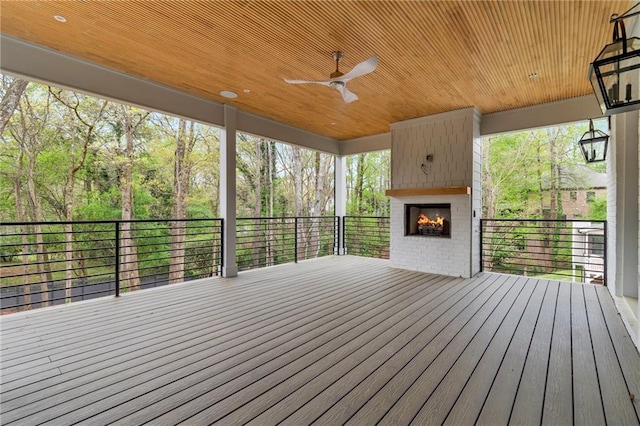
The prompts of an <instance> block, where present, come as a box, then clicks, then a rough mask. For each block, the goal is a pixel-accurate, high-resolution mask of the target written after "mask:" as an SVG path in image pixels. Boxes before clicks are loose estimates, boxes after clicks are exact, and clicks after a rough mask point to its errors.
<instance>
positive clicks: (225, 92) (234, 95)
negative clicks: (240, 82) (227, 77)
mask: <svg viewBox="0 0 640 426" xmlns="http://www.w3.org/2000/svg"><path fill="white" fill-rule="evenodd" d="M220 96H224V97H225V98H229V99H234V98H237V97H238V94H237V93H236V92H232V91H231V90H221V91H220Z"/></svg>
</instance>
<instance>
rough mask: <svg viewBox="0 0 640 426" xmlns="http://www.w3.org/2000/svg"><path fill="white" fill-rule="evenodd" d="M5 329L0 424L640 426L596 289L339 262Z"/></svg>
mask: <svg viewBox="0 0 640 426" xmlns="http://www.w3.org/2000/svg"><path fill="white" fill-rule="evenodd" d="M0 321H1V322H0V325H1V327H2V329H1V338H2V342H1V349H2V354H1V355H2V365H1V367H2V388H1V398H2V399H1V405H0V408H1V416H2V417H1V422H2V424H5V425H9V424H16V425H29V424H41V423H46V424H56V425H60V424H74V423H84V424H91V425H100V424H111V423H114V424H119V425H137V424H144V423H150V424H157V425H170V424H178V423H184V424H193V425H200V424H203V425H206V424H212V423H219V424H225V425H226V424H228V425H235V424H245V423H249V424H265V425H269V424H277V423H284V424H289V425H305V424H311V423H313V424H332V425H333V424H376V423H380V424H398V425H404V424H442V423H446V424H453V425H465V424H484V425H502V424H532V425H533V424H535V425H538V424H541V423H542V424H552V425H559V424H577V425H583V424H609V425H633V424H639V412H640V356H639V355H638V352H637V350H636V349H635V347H634V346H633V343H632V341H631V339H630V338H629V335H628V334H627V332H626V330H625V327H624V325H623V323H622V320H621V319H620V317H619V316H618V314H617V312H616V310H615V307H614V304H613V302H612V300H611V297H610V296H609V294H608V292H607V290H606V289H605V288H602V287H597V286H588V285H579V284H570V283H561V282H556V281H549V280H543V279H535V278H527V277H516V276H509V275H498V274H489V273H482V274H480V275H479V276H477V277H475V278H472V279H461V278H451V277H444V276H438V275H431V274H424V273H417V272H410V271H404V270H396V269H392V268H390V267H389V264H388V262H387V261H383V260H377V259H366V258H357V257H351V256H340V257H330V258H323V259H317V260H312V261H306V262H302V263H299V264H290V265H281V266H277V267H272V268H266V269H262V270H254V271H248V272H244V273H241V274H240V276H239V277H237V278H234V279H222V278H213V279H207V280H201V281H198V282H193V283H187V284H181V285H174V286H168V287H165V288H158V289H154V290H148V291H142V292H138V293H134V294H128V295H124V296H123V297H121V298H119V299H115V298H104V299H101V300H97V301H91V302H85V303H78V304H71V305H66V306H62V307H57V308H49V309H44V310H40V311H37V310H36V311H32V312H30V313H28V314H24V313H20V314H13V315H8V316H5V317H3V318H2V319H1V320H0ZM632 394H633V395H635V400H633V397H632V396H631V395H632Z"/></svg>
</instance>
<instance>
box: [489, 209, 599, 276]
mask: <svg viewBox="0 0 640 426" xmlns="http://www.w3.org/2000/svg"><path fill="white" fill-rule="evenodd" d="M606 256H607V223H606V221H597V220H591V221H589V220H533V219H523V220H517V219H482V220H481V267H482V270H483V271H489V272H500V273H507V274H515V275H523V276H536V277H546V278H550V279H560V280H566V281H577V282H585V283H592V284H604V285H606V271H607V257H606Z"/></svg>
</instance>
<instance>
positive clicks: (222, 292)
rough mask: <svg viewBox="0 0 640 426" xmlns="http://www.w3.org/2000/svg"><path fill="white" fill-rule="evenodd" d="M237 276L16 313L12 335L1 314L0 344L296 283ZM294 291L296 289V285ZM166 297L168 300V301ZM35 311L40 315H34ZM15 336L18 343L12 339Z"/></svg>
mask: <svg viewBox="0 0 640 426" xmlns="http://www.w3.org/2000/svg"><path fill="white" fill-rule="evenodd" d="M251 272H253V271H251ZM354 272H355V271H353V270H350V269H349V267H348V265H338V266H336V273H338V274H340V273H346V274H352V273H354ZM324 275H326V270H321V269H320V270H317V271H312V272H311V273H309V274H306V276H307V277H308V279H309V280H312V279H317V278H322V277H323V276H324ZM236 279H237V280H239V282H238V283H236V282H235V281H234V283H233V287H230V286H228V285H225V283H226V282H228V279H227V280H225V279H223V278H220V277H214V278H211V279H204V280H201V282H197V283H194V284H192V283H182V284H177V285H172V286H165V287H160V288H157V289H151V290H147V291H145V292H144V293H140V292H135V293H131V294H125V295H123V296H122V297H120V298H114V297H108V298H104V299H102V300H100V302H103V303H96V302H97V300H92V301H89V302H88V303H78V304H77V305H78V306H77V308H78V309H77V310H75V309H74V310H73V313H72V314H71V313H65V312H66V311H65V310H64V309H60V308H62V306H56V307H53V308H48V309H42V310H39V311H33V313H31V312H29V313H21V314H17V316H20V317H21V318H20V327H19V329H18V333H14V334H12V333H11V329H9V328H8V327H7V324H5V322H6V321H3V320H4V318H6V316H3V317H1V318H0V321H3V322H2V323H1V324H2V330H3V337H4V338H5V339H3V344H7V342H9V343H11V346H12V347H15V346H16V343H20V342H21V341H22V340H23V337H22V330H23V329H24V327H25V326H28V327H30V329H32V330H37V333H39V334H40V335H44V336H45V337H52V338H53V337H57V338H60V337H66V336H69V334H70V333H69V332H73V333H71V336H72V337H73V338H76V339H79V340H81V339H82V338H83V335H82V334H81V333H77V332H74V329H75V328H78V329H80V330H89V331H93V330H96V329H99V331H102V330H110V329H113V328H115V327H117V326H118V325H119V324H122V323H125V324H126V323H130V322H131V317H132V316H136V317H137V319H138V320H139V319H140V318H143V317H144V316H145V315H150V314H153V313H154V311H155V310H158V309H160V308H162V310H163V311H165V312H170V311H177V310H178V309H179V307H180V306H181V305H185V304H186V305H189V306H192V305H193V304H194V303H196V304H197V302H199V301H200V300H201V298H202V297H201V295H200V294H199V293H200V292H201V291H206V292H207V296H208V297H209V298H211V299H213V300H215V301H216V303H224V304H227V305H229V304H233V303H237V302H238V299H240V298H242V297H243V296H245V295H250V296H253V297H256V296H259V295H260V293H269V292H277V291H291V290H292V288H291V287H290V286H287V283H291V282H295V279H296V277H295V275H289V276H284V277H280V276H279V275H275V276H274V277H273V279H272V281H269V282H261V281H260V280H256V281H257V282H256V283H252V284H251V283H250V281H249V283H250V284H251V285H250V286H249V285H247V284H244V283H243V282H242V281H247V278H246V277H238V278H236ZM185 286H189V287H186V288H188V289H189V291H188V292H187V293H186V294H183V293H185V291H184V290H183V289H185ZM293 290H295V288H294V289H293ZM147 293H148V294H147ZM141 294H143V296H142V297H140V295H141ZM167 299H168V300H169V301H170V302H168V301H167ZM93 306H96V308H95V309H92V307H93ZM115 307H117V309H118V310H119V312H120V313H121V314H122V318H113V315H112V314H111V312H112V310H113V309H114V308H115ZM141 307H144V308H145V310H141V309H140V308H141ZM81 308H82V309H81ZM23 314H25V315H23ZM35 314H41V315H37V316H36V315H35ZM134 314H135V315H134ZM78 319H82V323H79V322H78ZM91 322H92V323H93V324H92V325H93V327H91V328H87V327H86V324H87V323H91ZM80 324H81V325H80ZM60 326H64V328H65V329H66V330H67V332H66V333H65V332H64V331H63V330H60ZM14 336H15V337H16V338H17V339H18V341H17V342H16V341H14V340H11V338H12V337H14ZM38 337H40V336H38Z"/></svg>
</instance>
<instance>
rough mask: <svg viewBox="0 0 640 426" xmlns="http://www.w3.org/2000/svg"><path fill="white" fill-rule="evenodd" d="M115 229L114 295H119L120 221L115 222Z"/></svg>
mask: <svg viewBox="0 0 640 426" xmlns="http://www.w3.org/2000/svg"><path fill="white" fill-rule="evenodd" d="M115 231H116V235H115V238H116V265H115V266H116V297H120V222H119V221H116V222H115Z"/></svg>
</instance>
